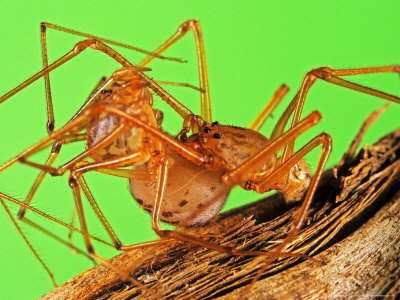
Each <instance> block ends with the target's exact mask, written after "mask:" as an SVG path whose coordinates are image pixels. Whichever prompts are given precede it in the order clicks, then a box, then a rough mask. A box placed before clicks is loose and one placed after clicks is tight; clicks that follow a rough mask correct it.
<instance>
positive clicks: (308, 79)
mask: <svg viewBox="0 0 400 300" xmlns="http://www.w3.org/2000/svg"><path fill="white" fill-rule="evenodd" d="M386 72H395V73H400V66H398V65H395V66H386V67H372V68H357V69H331V68H328V67H321V68H318V69H314V70H311V71H310V72H308V73H307V75H306V76H305V77H304V79H303V82H302V84H301V87H300V89H299V91H298V92H297V94H296V96H295V97H294V99H293V100H292V102H291V103H290V104H289V106H288V107H287V108H286V110H285V112H284V113H283V114H282V116H281V118H280V119H279V121H278V122H277V124H276V126H275V128H274V130H273V132H272V135H271V139H275V138H276V137H278V136H279V135H280V134H281V133H282V132H283V130H284V128H285V126H286V124H287V122H288V120H289V117H290V116H291V114H292V113H293V119H292V123H291V127H293V126H295V125H296V124H297V123H298V122H299V120H300V116H301V113H302V111H303V106H304V102H305V99H306V96H307V93H308V91H309V89H310V87H311V86H312V85H313V84H314V83H315V82H316V81H317V79H322V80H324V81H327V82H330V83H333V84H336V85H339V86H343V87H346V88H349V89H352V90H355V91H359V92H362V93H365V94H369V95H372V96H376V97H379V98H382V99H386V100H389V101H392V102H396V103H400V97H397V96H394V95H390V94H387V93H384V92H381V91H378V90H375V89H372V88H369V87H365V86H362V85H359V84H356V83H353V82H351V81H348V80H345V79H342V78H340V77H342V76H350V75H359V74H369V73H386ZM293 148H294V141H292V142H291V143H289V144H288V145H287V146H286V147H285V149H284V152H283V157H282V160H283V161H285V160H287V159H288V158H289V157H290V156H291V154H292V153H293Z"/></svg>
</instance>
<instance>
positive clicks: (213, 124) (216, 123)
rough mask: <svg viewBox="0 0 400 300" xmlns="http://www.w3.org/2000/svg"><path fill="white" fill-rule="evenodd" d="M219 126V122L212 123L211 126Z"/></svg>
mask: <svg viewBox="0 0 400 300" xmlns="http://www.w3.org/2000/svg"><path fill="white" fill-rule="evenodd" d="M218 124H219V123H218V121H214V122H212V123H211V126H215V125H218Z"/></svg>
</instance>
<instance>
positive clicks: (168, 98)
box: [0, 40, 193, 120]
mask: <svg viewBox="0 0 400 300" xmlns="http://www.w3.org/2000/svg"><path fill="white" fill-rule="evenodd" d="M89 47H90V48H92V49H95V50H99V51H101V52H103V53H105V54H107V55H108V56H110V57H111V58H113V59H114V60H116V61H117V62H118V63H120V64H121V65H122V66H123V67H124V68H126V69H127V70H128V71H129V72H131V73H132V74H133V75H136V76H138V77H140V78H141V79H142V80H144V81H145V82H146V83H147V84H148V85H149V88H150V89H152V90H153V91H154V92H155V93H156V94H157V95H159V96H160V97H161V98H162V99H163V100H164V101H165V102H166V103H167V104H168V105H170V106H171V107H172V108H173V109H174V110H175V111H176V112H177V113H178V114H179V115H181V116H182V118H185V117H186V116H188V115H192V114H193V113H192V112H191V111H190V110H189V109H188V108H187V107H185V106H184V105H183V104H182V103H180V102H179V101H178V100H176V99H175V98H174V97H173V96H172V95H170V94H169V93H167V92H166V91H165V90H164V89H163V88H162V87H161V86H160V85H159V84H157V83H156V82H155V81H154V80H152V79H151V78H149V77H148V76H146V75H145V74H143V73H142V72H141V70H142V69H141V68H140V67H139V68H138V67H136V66H134V65H132V64H131V63H130V62H129V61H128V60H126V59H125V58H124V57H122V56H121V55H120V54H119V53H118V52H116V51H115V50H113V49H112V48H110V47H108V46H107V45H105V44H103V43H102V42H99V41H97V40H84V41H81V42H79V43H77V44H76V45H75V47H74V48H73V49H72V50H71V51H69V52H68V53H67V54H65V55H64V56H62V57H61V58H59V59H58V60H56V61H55V62H54V63H52V64H51V65H49V66H48V67H47V68H45V69H43V70H42V71H40V72H38V73H36V74H35V75H33V76H32V77H31V78H29V79H28V80H26V81H25V82H23V83H22V84H20V85H19V86H17V87H16V88H14V89H13V90H11V91H9V92H8V93H6V94H5V95H3V96H2V97H0V103H2V102H4V101H5V100H7V99H8V98H10V97H11V96H13V95H15V94H16V93H18V92H19V91H20V90H22V89H24V88H25V87H27V86H28V85H30V84H31V83H33V82H35V81H36V80H38V79H39V78H41V77H43V76H44V75H46V74H48V73H49V72H51V71H52V70H54V69H56V68H58V67H59V66H61V65H62V64H64V63H65V62H67V61H69V60H70V59H72V58H73V57H75V56H77V55H78V54H80V53H82V52H83V51H84V50H86V49H87V48H89ZM98 92H100V91H98ZM80 115H81V114H80ZM80 115H79V116H80ZM75 119H76V118H75ZM75 119H73V120H75Z"/></svg>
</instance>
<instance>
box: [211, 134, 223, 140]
mask: <svg viewBox="0 0 400 300" xmlns="http://www.w3.org/2000/svg"><path fill="white" fill-rule="evenodd" d="M213 137H214V138H215V139H220V138H221V135H220V134H219V133H214V135H213Z"/></svg>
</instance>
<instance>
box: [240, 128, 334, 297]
mask: <svg viewBox="0 0 400 300" xmlns="http://www.w3.org/2000/svg"><path fill="white" fill-rule="evenodd" d="M321 143H322V151H321V156H320V158H319V161H318V165H317V168H316V169H315V173H314V176H313V177H312V179H311V183H310V186H309V187H308V190H307V193H306V195H305V198H304V200H303V203H302V205H301V207H300V209H299V211H298V213H297V215H296V218H295V219H294V221H293V224H292V228H291V229H290V231H289V233H288V235H287V236H286V237H285V239H284V240H283V241H282V243H281V244H280V245H279V246H278V247H276V248H275V250H274V251H273V253H272V255H271V256H269V257H268V258H267V260H266V261H265V263H264V265H263V267H262V268H261V269H260V270H259V271H258V273H257V275H256V276H255V277H254V278H253V280H252V281H251V283H250V284H249V285H248V286H247V287H246V289H245V290H244V291H243V293H242V296H241V298H243V297H244V296H245V295H246V294H247V292H248V291H249V290H250V289H251V288H252V286H253V285H254V284H255V282H256V281H257V280H258V279H259V278H260V276H261V275H262V273H263V272H264V271H265V270H266V268H267V267H268V266H269V265H270V264H271V262H272V261H273V260H274V259H275V258H277V257H278V256H279V255H280V254H281V252H282V251H283V250H284V249H285V248H286V246H287V245H288V243H289V242H290V241H291V240H292V239H293V237H294V236H295V235H296V234H297V233H298V232H299V230H300V228H301V227H302V226H303V223H304V220H305V219H306V217H307V211H308V209H309V207H310V205H311V202H312V199H313V196H314V193H315V190H316V188H317V185H318V182H319V180H320V178H321V175H322V171H323V170H324V167H325V165H326V162H327V160H328V157H329V155H330V153H331V151H332V140H331V138H330V136H329V135H328V134H326V133H322V134H321V135H319V136H317V137H316V138H314V139H313V140H311V142H310V143H308V144H307V145H306V146H304V147H303V148H302V149H300V150H299V151H298V152H297V153H295V154H294V155H293V156H292V157H290V158H289V159H288V160H287V161H286V162H285V163H283V164H282V165H281V166H280V167H278V168H277V170H276V172H274V173H276V174H271V176H268V177H267V178H265V179H264V181H262V182H261V184H260V186H259V187H260V188H261V189H262V188H268V186H269V185H270V184H271V183H272V184H273V183H274V180H276V178H272V176H273V175H278V176H279V174H280V173H282V172H285V171H287V170H288V168H289V167H290V166H293V165H294V164H295V163H296V162H298V161H299V160H300V159H301V158H302V157H303V156H304V155H305V154H307V153H308V152H310V151H311V150H312V149H314V148H315V147H317V146H318V145H319V144H321ZM269 180H272V182H270V181H269Z"/></svg>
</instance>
